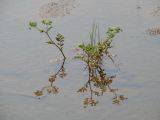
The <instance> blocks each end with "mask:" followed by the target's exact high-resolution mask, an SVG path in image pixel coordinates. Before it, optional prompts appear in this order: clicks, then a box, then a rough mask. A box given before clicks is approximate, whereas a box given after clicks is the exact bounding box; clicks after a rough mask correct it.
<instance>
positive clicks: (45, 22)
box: [42, 20, 52, 25]
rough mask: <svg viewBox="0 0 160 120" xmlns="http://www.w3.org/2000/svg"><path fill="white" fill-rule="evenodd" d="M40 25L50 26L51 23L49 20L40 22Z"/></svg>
mask: <svg viewBox="0 0 160 120" xmlns="http://www.w3.org/2000/svg"><path fill="white" fill-rule="evenodd" d="M42 23H43V24H44V25H52V21H51V20H42Z"/></svg>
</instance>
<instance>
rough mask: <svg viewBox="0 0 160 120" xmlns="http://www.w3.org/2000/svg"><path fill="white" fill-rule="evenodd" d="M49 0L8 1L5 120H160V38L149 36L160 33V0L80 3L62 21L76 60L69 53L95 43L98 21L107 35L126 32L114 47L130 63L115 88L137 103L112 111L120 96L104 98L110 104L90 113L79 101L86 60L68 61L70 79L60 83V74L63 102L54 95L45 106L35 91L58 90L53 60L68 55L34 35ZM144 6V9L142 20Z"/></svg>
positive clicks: (1, 7)
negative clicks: (110, 29)
mask: <svg viewBox="0 0 160 120" xmlns="http://www.w3.org/2000/svg"><path fill="white" fill-rule="evenodd" d="M48 1H49V0H26V1H22V0H1V3H0V26H1V29H0V38H1V40H0V41H1V44H0V55H1V56H0V119H2V120H49V119H56V120H65V119H67V120H86V119H87V120H106V119H108V120H117V119H122V120H135V119H136V120H159V111H160V104H159V101H160V95H159V91H160V87H159V86H160V80H159V78H160V74H159V71H160V65H159V61H160V56H159V54H160V48H159V47H160V39H159V36H158V35H157V36H150V35H147V34H146V33H145V30H146V29H147V28H152V26H153V27H156V26H157V27H159V16H158V15H156V16H153V15H151V14H150V13H151V12H153V10H154V9H155V8H156V7H157V6H160V1H159V0H79V1H78V0H76V1H78V2H79V6H78V7H77V8H76V9H73V10H72V15H69V16H65V17H58V18H55V19H54V23H55V24H56V26H58V28H56V29H58V30H57V31H61V32H63V35H64V36H65V38H66V41H65V53H66V56H69V57H71V58H72V57H73V55H72V53H71V52H70V49H66V48H74V47H75V46H76V45H77V44H79V43H80V42H81V40H84V42H87V41H86V40H88V32H89V29H88V26H91V23H92V22H93V20H96V21H98V22H100V23H101V26H100V27H101V28H102V30H105V29H106V26H110V25H118V26H120V27H121V28H122V29H123V32H122V33H121V34H120V35H119V37H118V40H115V42H114V44H115V47H114V49H112V52H113V53H116V54H118V61H119V62H120V63H122V64H121V65H120V68H121V71H120V72H119V73H118V75H117V76H116V78H114V81H115V82H113V84H112V85H113V86H116V87H117V88H119V90H118V92H120V93H122V94H125V95H126V96H127V97H128V98H129V100H127V101H126V104H123V105H120V106H117V105H112V104H111V99H112V97H113V95H112V94H104V95H103V98H102V99H101V97H98V100H99V101H100V102H99V103H98V105H97V106H96V107H93V108H91V109H90V108H87V109H83V108H82V107H81V103H80V102H79V101H80V100H81V99H83V97H84V96H82V95H80V94H76V93H75V92H76V90H77V88H79V87H80V86H79V85H83V84H84V83H85V82H86V81H85V80H86V78H87V77H88V76H87V75H88V74H87V75H86V74H85V73H84V74H83V72H82V71H81V70H82V66H84V64H82V63H80V62H78V65H77V62H76V63H75V62H70V64H69V65H68V64H67V63H68V62H67V61H66V63H65V68H66V70H67V76H66V77H65V78H64V79H65V80H58V79H57V78H58V75H57V78H56V81H57V82H55V83H53V86H57V87H59V88H60V90H61V91H62V92H61V93H60V94H58V95H56V97H54V96H52V95H48V96H47V97H45V99H41V100H40V101H39V100H37V99H34V98H35V97H32V94H33V90H35V88H41V86H42V87H43V86H50V82H47V80H48V79H49V78H48V77H49V75H52V71H53V64H51V63H49V61H48V60H50V59H56V58H57V57H58V58H59V57H60V56H61V55H60V54H59V52H58V51H57V49H53V48H52V47H50V46H48V45H46V44H42V42H43V41H44V39H45V36H43V35H42V34H41V35H40V36H39V33H37V32H34V31H33V32H31V31H29V30H28V29H27V28H28V27H27V25H28V21H30V20H31V19H34V20H36V21H38V20H39V14H38V12H39V9H40V7H41V6H42V5H44V4H45V3H47V2H48ZM137 1H140V5H139V6H141V9H139V11H138V14H137V8H136V5H137ZM79 36H80V38H79ZM45 40H46V39H45ZM59 67H60V66H59ZM73 69H74V70H73ZM69 71H71V73H72V75H70V74H69V73H70V72H69ZM53 75H54V74H53ZM69 81H70V82H69ZM46 83H47V84H48V85H46ZM61 88H63V89H61ZM46 94H48V93H47V91H46ZM84 95H85V94H84ZM87 95H88V93H87ZM89 97H90V93H89Z"/></svg>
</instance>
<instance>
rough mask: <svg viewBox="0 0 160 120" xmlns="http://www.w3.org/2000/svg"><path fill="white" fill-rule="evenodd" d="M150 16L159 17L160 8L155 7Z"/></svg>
mask: <svg viewBox="0 0 160 120" xmlns="http://www.w3.org/2000/svg"><path fill="white" fill-rule="evenodd" d="M151 15H153V16H159V15H160V6H158V7H156V8H155V9H154V10H153V12H151Z"/></svg>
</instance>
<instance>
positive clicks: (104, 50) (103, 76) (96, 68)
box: [29, 20, 127, 107]
mask: <svg viewBox="0 0 160 120" xmlns="http://www.w3.org/2000/svg"><path fill="white" fill-rule="evenodd" d="M41 23H42V24H43V25H44V28H39V27H38V24H37V22H35V21H30V22H29V26H30V29H33V28H34V29H36V30H38V31H39V32H40V33H45V34H46V36H47V37H48V39H49V40H48V41H47V42H46V43H48V44H52V45H54V46H56V47H57V48H58V49H59V51H60V52H61V54H62V56H63V58H64V59H63V63H62V65H61V67H60V69H59V70H58V71H57V72H56V73H55V74H53V75H51V76H50V77H49V79H48V81H49V83H50V86H45V87H43V88H42V89H40V90H37V91H36V92H34V93H35V95H36V96H38V97H40V96H43V95H44V92H46V91H47V93H49V94H50V93H53V94H57V93H58V88H57V87H56V86H53V83H54V82H55V81H56V78H57V75H59V77H61V78H63V77H65V76H66V73H65V69H64V63H65V59H66V56H65V55H64V52H63V47H64V39H65V38H64V36H63V35H62V34H60V33H58V34H57V35H56V36H55V38H54V39H52V38H51V36H50V34H49V32H50V30H51V29H52V28H53V26H52V21H50V20H42V21H41ZM121 31H122V29H121V28H120V27H109V28H108V29H107V31H106V34H105V37H104V38H101V37H100V33H99V27H98V25H96V24H93V27H92V31H91V32H90V33H89V35H90V43H81V44H80V45H79V46H78V47H79V49H80V50H81V53H77V55H76V56H75V57H74V58H75V59H78V60H80V61H83V62H84V63H85V65H86V67H85V68H86V70H87V71H88V80H87V81H86V83H85V84H84V85H83V86H82V87H81V88H80V89H79V90H78V91H77V92H80V93H85V92H88V91H89V93H90V97H87V98H85V99H84V101H83V104H84V107H87V106H96V105H97V104H98V103H99V101H97V100H95V99H94V97H96V96H97V97H99V96H102V95H103V94H104V93H105V92H111V93H113V94H114V97H113V99H112V100H113V104H119V103H121V102H122V101H124V100H126V99H127V98H126V97H125V96H124V95H118V94H117V90H118V89H113V88H111V86H110V85H111V84H112V82H113V78H115V77H116V76H108V75H107V73H106V72H105V68H104V65H103V63H104V61H105V60H108V59H106V57H108V58H109V59H110V60H111V61H112V62H113V63H114V60H113V58H112V54H111V53H110V51H109V49H110V48H112V42H113V39H114V38H115V37H116V36H117V34H118V33H119V32H121Z"/></svg>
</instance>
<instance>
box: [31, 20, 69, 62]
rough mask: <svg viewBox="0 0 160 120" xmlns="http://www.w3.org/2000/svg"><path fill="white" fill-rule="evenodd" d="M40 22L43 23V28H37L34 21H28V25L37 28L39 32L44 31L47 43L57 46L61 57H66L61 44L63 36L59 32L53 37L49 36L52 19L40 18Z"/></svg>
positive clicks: (62, 43)
mask: <svg viewBox="0 0 160 120" xmlns="http://www.w3.org/2000/svg"><path fill="white" fill-rule="evenodd" d="M41 23H42V24H43V25H44V28H39V27H38V24H37V22H36V21H30V22H29V26H30V29H32V28H34V29H36V30H38V31H39V32H40V33H44V34H45V35H46V36H47V37H48V39H49V40H48V41H47V42H46V43H47V44H52V45H54V46H56V47H57V48H58V50H59V51H60V52H61V54H62V56H63V59H66V56H65V55H64V52H63V46H64V36H63V35H62V34H60V33H58V34H57V35H56V37H55V38H54V39H52V38H51V36H50V33H49V32H50V30H51V29H52V28H53V26H52V21H51V20H42V21H41Z"/></svg>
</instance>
